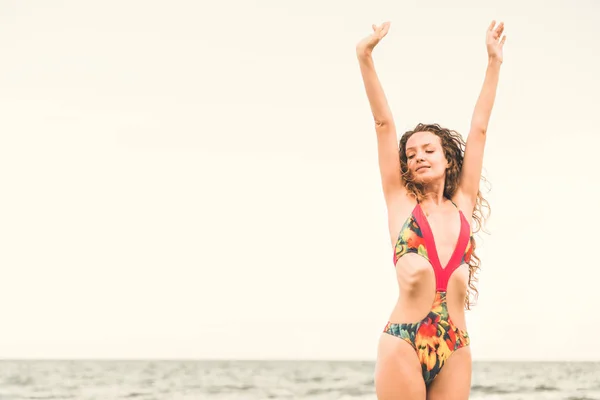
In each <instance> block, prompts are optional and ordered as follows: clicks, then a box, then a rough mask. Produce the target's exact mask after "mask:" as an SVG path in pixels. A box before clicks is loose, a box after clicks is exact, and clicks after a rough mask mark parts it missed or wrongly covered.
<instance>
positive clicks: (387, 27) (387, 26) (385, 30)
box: [381, 22, 390, 37]
mask: <svg viewBox="0 0 600 400" xmlns="http://www.w3.org/2000/svg"><path fill="white" fill-rule="evenodd" d="M389 30H390V23H389V22H384V23H383V25H382V27H381V36H382V37H383V36H385V35H387V33H388V31H389Z"/></svg>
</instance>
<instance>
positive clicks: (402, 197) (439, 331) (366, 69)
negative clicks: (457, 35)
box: [356, 21, 506, 400]
mask: <svg viewBox="0 0 600 400" xmlns="http://www.w3.org/2000/svg"><path fill="white" fill-rule="evenodd" d="M389 27H390V24H389V22H386V23H384V24H383V25H381V26H375V25H373V34H372V35H370V36H368V37H366V38H365V39H363V40H362V41H360V42H359V43H358V44H357V46H356V51H357V56H358V60H359V64H360V70H361V73H362V77H363V81H364V85H365V89H366V92H367V97H368V99H369V103H370V106H371V111H372V113H373V117H374V119H375V130H376V132H377V148H378V155H379V168H380V172H381V179H382V186H383V194H384V198H385V201H386V205H387V210H388V227H389V230H390V238H391V242H392V247H393V260H394V264H395V268H396V276H397V279H398V285H399V289H400V295H399V298H398V301H397V303H396V305H395V307H394V309H393V311H392V313H391V315H390V318H389V321H388V323H387V325H386V326H385V329H384V331H383V333H382V335H381V338H380V341H379V347H378V354H377V367H376V371H375V388H376V392H377V398H378V399H380V400H399V399H402V400H413V399H419V400H421V399H428V400H440V399H443V400H464V399H468V397H469V392H470V386H471V352H470V348H469V335H468V333H467V328H466V322H465V309H468V308H469V305H470V303H469V295H470V294H472V292H475V293H476V292H477V290H476V289H475V286H474V284H473V281H474V280H475V277H474V273H475V272H476V271H477V269H478V268H479V262H478V261H479V259H478V258H477V257H476V256H475V255H474V254H473V250H474V248H475V241H474V240H473V232H476V231H477V230H478V229H479V226H481V224H482V222H483V220H484V217H483V215H482V212H481V211H482V208H483V207H484V206H485V207H487V202H486V201H485V199H483V197H482V196H481V193H480V191H479V181H480V179H481V167H482V162H483V152H484V146H485V141H486V134H487V126H488V121H489V119H490V115H491V111H492V107H493V103H494V98H495V96H496V87H497V84H498V77H499V73H500V66H501V65H502V49H503V46H504V42H505V40H506V37H505V36H504V37H502V33H503V31H504V24H503V23H500V24H498V25H496V22H495V21H493V22H492V23H491V25H490V26H489V28H488V31H487V36H486V43H487V53H488V64H487V71H486V74H485V80H484V83H483V88H482V90H481V94H480V96H479V98H478V100H477V103H476V105H475V111H474V113H473V118H472V121H471V127H470V131H469V135H468V138H467V142H466V144H465V142H464V141H463V140H462V138H461V136H460V135H459V134H458V133H456V132H454V131H451V130H448V129H444V128H442V127H440V126H439V125H436V124H432V125H426V124H419V125H417V126H416V128H415V129H413V130H411V131H409V132H406V133H405V134H404V135H403V136H402V138H401V139H400V144H399V147H398V146H397V145H396V143H397V137H396V128H395V125H394V120H393V118H392V114H391V112H390V109H389V107H388V104H387V101H386V98H385V95H384V92H383V89H382V87H381V84H380V83H379V79H378V77H377V74H376V72H375V69H374V65H373V59H372V51H373V49H374V48H375V46H376V45H377V44H378V43H379V41H380V40H381V39H382V38H383V37H384V36H385V35H386V34H387V32H388V30H389ZM472 225H476V229H472ZM469 289H471V290H469Z"/></svg>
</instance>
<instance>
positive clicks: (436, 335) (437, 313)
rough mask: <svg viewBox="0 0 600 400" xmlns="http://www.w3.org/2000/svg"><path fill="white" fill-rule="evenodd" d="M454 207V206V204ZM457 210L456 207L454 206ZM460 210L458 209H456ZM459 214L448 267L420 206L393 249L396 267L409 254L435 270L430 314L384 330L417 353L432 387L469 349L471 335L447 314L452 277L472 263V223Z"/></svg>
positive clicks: (392, 324) (416, 207)
mask: <svg viewBox="0 0 600 400" xmlns="http://www.w3.org/2000/svg"><path fill="white" fill-rule="evenodd" d="M452 204H454V202H452ZM454 206H455V207H456V204H454ZM456 208H457V209H458V207H456ZM458 211H459V214H460V221H461V223H460V234H459V235H458V240H457V243H456V247H455V248H454V253H453V254H452V256H451V257H450V261H448V264H447V265H446V266H445V267H444V268H442V266H441V264H440V260H439V258H438V254H437V249H436V247H435V240H434V237H433V233H432V231H431V227H430V226H429V222H428V221H427V217H426V216H425V213H424V212H423V209H422V208H421V205H420V204H419V203H417V205H416V206H415V208H414V209H413V211H412V213H411V215H410V216H409V217H408V218H407V219H406V222H405V223H404V225H403V226H402V229H400V234H399V235H398V240H397V242H396V246H395V249H394V265H396V262H397V261H398V259H399V258H400V257H402V256H403V255H405V254H408V253H415V254H418V255H420V256H423V257H424V258H425V259H426V260H427V261H428V262H429V263H430V264H431V266H432V267H433V272H434V274H435V281H436V293H435V299H434V302H433V305H432V307H431V310H430V312H429V314H428V315H427V316H426V317H425V318H423V319H422V320H421V321H419V322H415V323H393V322H388V323H387V325H386V326H385V329H384V330H383V331H384V332H385V333H388V334H390V335H393V336H397V337H399V338H401V339H404V340H405V341H406V342H408V343H409V344H410V345H411V346H412V347H413V348H414V349H415V351H416V352H417V356H418V357H419V361H420V363H421V369H422V373H423V379H424V380H425V384H426V385H429V384H430V383H431V382H432V381H433V379H434V378H435V377H436V376H437V375H438V374H439V373H440V371H441V369H442V367H443V366H444V363H445V362H446V360H447V359H448V358H449V357H450V355H452V353H453V352H454V351H456V350H458V349H459V348H461V347H464V346H468V345H469V342H470V340H469V335H468V333H467V332H466V331H464V330H462V329H459V328H458V327H457V326H456V325H454V323H453V322H452V319H451V318H450V316H449V314H448V306H447V303H446V290H447V286H448V281H449V279H450V276H451V275H452V273H453V272H454V271H455V270H456V269H457V268H458V267H460V266H461V265H462V264H465V263H468V262H469V260H470V259H471V253H472V250H473V247H472V245H471V241H472V240H473V236H472V235H471V228H470V225H469V222H468V221H467V219H466V218H465V216H464V215H463V213H462V211H460V210H458Z"/></svg>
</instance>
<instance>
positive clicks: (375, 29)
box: [371, 24, 377, 32]
mask: <svg viewBox="0 0 600 400" xmlns="http://www.w3.org/2000/svg"><path fill="white" fill-rule="evenodd" d="M371 28H373V32H376V31H377V25H375V24H373V25H371Z"/></svg>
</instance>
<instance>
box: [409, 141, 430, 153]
mask: <svg viewBox="0 0 600 400" xmlns="http://www.w3.org/2000/svg"><path fill="white" fill-rule="evenodd" d="M430 144H431V143H425V144H424V145H422V146H421V147H426V146H429V145H430ZM414 148H415V147H414V146H411V147H407V148H406V151H409V150H413V149H414Z"/></svg>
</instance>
